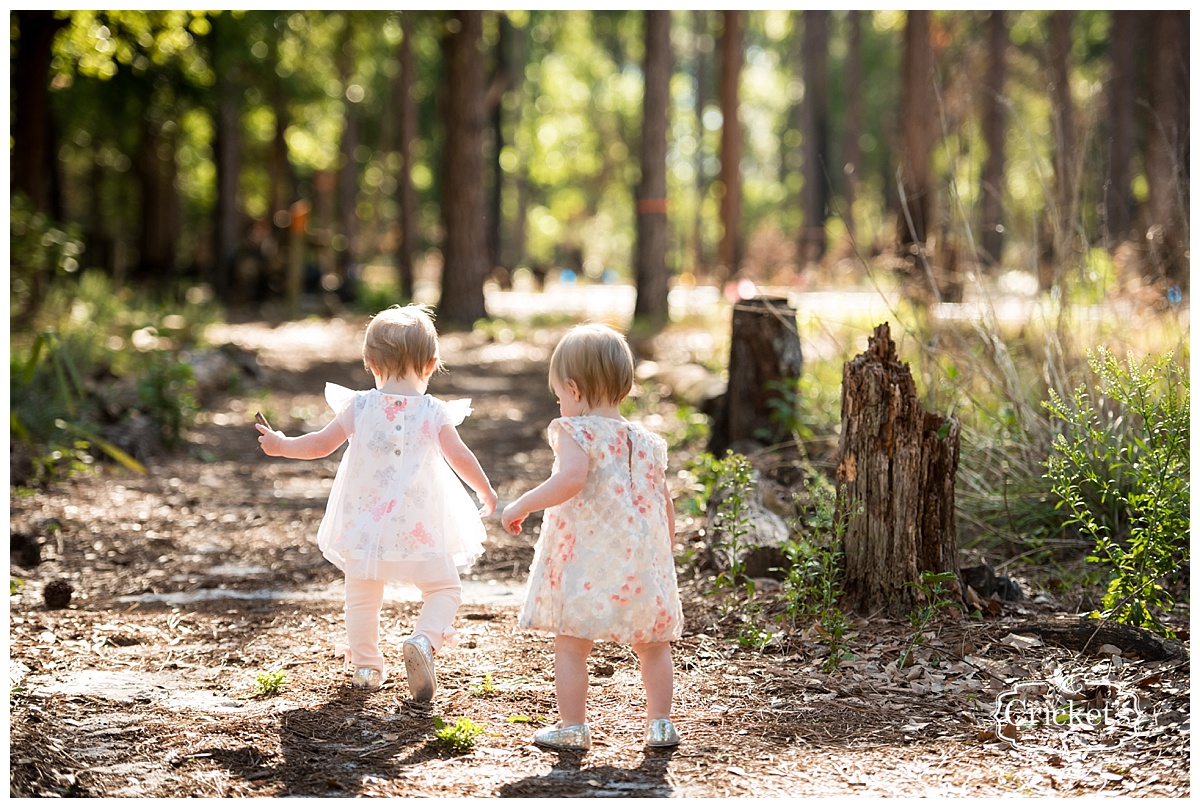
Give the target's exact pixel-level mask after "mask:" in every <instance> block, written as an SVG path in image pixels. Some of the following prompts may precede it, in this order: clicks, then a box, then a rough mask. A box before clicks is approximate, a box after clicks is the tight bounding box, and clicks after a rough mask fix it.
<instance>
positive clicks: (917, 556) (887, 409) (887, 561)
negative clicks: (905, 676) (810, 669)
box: [837, 323, 959, 617]
mask: <svg viewBox="0 0 1200 808" xmlns="http://www.w3.org/2000/svg"><path fill="white" fill-rule="evenodd" d="M958 443H959V424H958V421H957V420H956V419H954V418H943V417H941V416H938V415H935V414H931V413H927V412H925V411H924V409H923V408H922V407H921V403H920V401H919V399H918V398H917V391H916V385H915V384H914V383H913V379H912V375H911V374H910V373H909V370H908V367H907V366H906V365H903V364H901V363H900V362H899V360H898V359H897V357H896V346H895V343H893V342H892V340H891V336H890V332H889V328H888V324H887V323H883V324H882V325H879V326H877V327H876V329H875V333H874V336H872V337H871V339H870V342H869V346H868V348H867V350H866V352H864V353H862V354H859V355H858V356H857V357H855V358H854V359H853V360H851V361H850V362H848V363H846V366H845V369H844V371H843V383H842V434H841V439H840V442H839V446H838V467H837V480H838V484H839V486H840V487H841V488H842V493H843V494H844V495H845V498H846V503H847V506H848V507H849V508H850V509H851V514H852V518H851V519H850V521H849V529H848V530H847V532H846V536H845V539H844V541H843V549H844V552H845V571H846V579H845V584H844V592H845V603H846V604H847V607H848V608H849V609H850V610H851V611H854V612H857V613H859V614H871V613H875V612H880V611H881V612H884V613H886V614H889V615H891V616H895V617H899V616H902V615H904V614H907V613H909V612H910V611H911V610H912V608H913V605H914V604H915V602H916V600H915V595H916V590H915V589H913V588H912V587H910V586H907V584H908V583H910V582H915V581H919V580H920V574H921V572H923V571H932V572H950V571H953V572H955V573H956V574H957V571H958V570H957V565H956V563H955V553H956V541H955V521H954V479H955V475H956V473H957V471H958Z"/></svg>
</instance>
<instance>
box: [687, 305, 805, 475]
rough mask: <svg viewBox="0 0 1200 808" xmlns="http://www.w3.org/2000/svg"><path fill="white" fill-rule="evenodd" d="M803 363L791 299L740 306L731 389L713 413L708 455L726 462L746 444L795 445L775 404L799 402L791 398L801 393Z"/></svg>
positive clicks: (735, 320) (734, 330) (736, 308)
mask: <svg viewBox="0 0 1200 808" xmlns="http://www.w3.org/2000/svg"><path fill="white" fill-rule="evenodd" d="M803 363H804V357H803V354H802V353H801V350H800V335H799V333H798V332H797V330H796V310H795V309H794V308H792V307H791V306H790V305H788V302H787V300H786V299H785V298H782V297H755V298H751V299H749V300H741V301H739V302H738V304H737V305H736V306H734V308H733V324H732V331H731V336H730V341H729V386H728V388H727V389H726V392H725V395H724V396H722V397H721V401H720V402H719V403H718V405H717V409H716V412H714V413H712V416H713V424H712V430H711V432H710V435H709V444H708V450H709V451H710V452H712V453H713V454H714V455H716V456H717V457H721V456H723V455H724V454H725V450H726V449H734V450H735V451H737V444H739V443H742V442H745V441H753V442H755V443H758V444H764V445H776V444H780V443H784V442H786V441H789V440H791V439H792V435H791V431H790V427H789V425H788V424H787V423H786V422H785V421H784V420H781V419H780V418H779V417H778V416H777V413H776V410H775V408H774V407H773V406H772V402H773V401H775V402H780V403H788V404H791V403H794V402H788V401H787V397H788V395H789V394H794V393H795V390H796V384H797V382H798V381H799V379H800V371H801V369H802V367H803ZM743 453H744V452H743Z"/></svg>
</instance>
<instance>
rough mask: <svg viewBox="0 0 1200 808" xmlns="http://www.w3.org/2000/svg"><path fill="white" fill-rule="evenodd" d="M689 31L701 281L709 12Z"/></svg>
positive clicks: (695, 242) (695, 264)
mask: <svg viewBox="0 0 1200 808" xmlns="http://www.w3.org/2000/svg"><path fill="white" fill-rule="evenodd" d="M692 27H693V33H694V35H695V41H696V48H695V52H694V54H693V56H692V58H693V59H694V60H695V63H694V65H693V72H694V74H695V75H694V78H695V81H696V106H695V112H696V155H695V158H694V159H693V161H692V164H693V167H694V169H695V172H696V207H695V211H694V213H693V215H692V242H691V243H692V248H691V253H692V265H691V269H692V274H693V275H694V276H696V277H700V275H701V274H702V272H703V270H704V267H705V266H706V265H707V263H708V261H707V259H706V258H705V256H704V197H705V195H706V194H707V192H708V182H707V180H706V178H705V171H704V105H705V103H707V101H708V92H709V90H708V60H707V59H706V58H705V54H706V53H708V52H709V51H710V50H711V49H712V47H711V45H712V39H711V37H709V33H708V12H707V11H692Z"/></svg>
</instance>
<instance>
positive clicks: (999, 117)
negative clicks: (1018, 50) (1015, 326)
mask: <svg viewBox="0 0 1200 808" xmlns="http://www.w3.org/2000/svg"><path fill="white" fill-rule="evenodd" d="M987 31H988V70H987V73H986V75H985V76H984V79H983V116H982V117H983V140H984V143H985V144H986V145H987V160H986V161H985V162H984V164H983V172H982V174H981V176H980V178H979V193H980V205H979V260H980V261H982V262H983V264H984V265H985V266H988V267H991V266H995V265H996V264H998V263H999V262H1000V253H1001V251H1002V249H1003V248H1004V181H1005V177H1004V132H1005V128H1004V80H1005V72H1006V69H1007V67H1006V65H1007V61H1008V60H1007V59H1006V58H1005V55H1006V54H1007V52H1008V28H1007V26H1006V25H1005V22H1004V12H1003V11H992V12H991V13H990V16H989V17H988V22H987Z"/></svg>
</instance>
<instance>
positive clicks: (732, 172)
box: [720, 11, 744, 278]
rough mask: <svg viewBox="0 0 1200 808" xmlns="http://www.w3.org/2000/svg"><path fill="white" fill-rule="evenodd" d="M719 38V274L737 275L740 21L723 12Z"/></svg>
mask: <svg viewBox="0 0 1200 808" xmlns="http://www.w3.org/2000/svg"><path fill="white" fill-rule="evenodd" d="M721 16H722V18H723V19H724V21H725V29H724V31H723V32H722V34H721V115H722V124H721V186H722V196H721V224H722V226H723V232H722V234H721V257H720V259H721V265H722V266H721V274H722V275H723V277H725V278H730V277H732V276H733V275H736V274H737V271H738V269H739V267H740V265H741V261H742V227H741V220H742V172H741V166H740V163H741V161H742V125H741V122H740V121H739V120H738V83H739V81H740V80H741V76H742V61H743V58H744V55H743V52H742V17H741V12H738V11H722V12H721Z"/></svg>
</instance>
